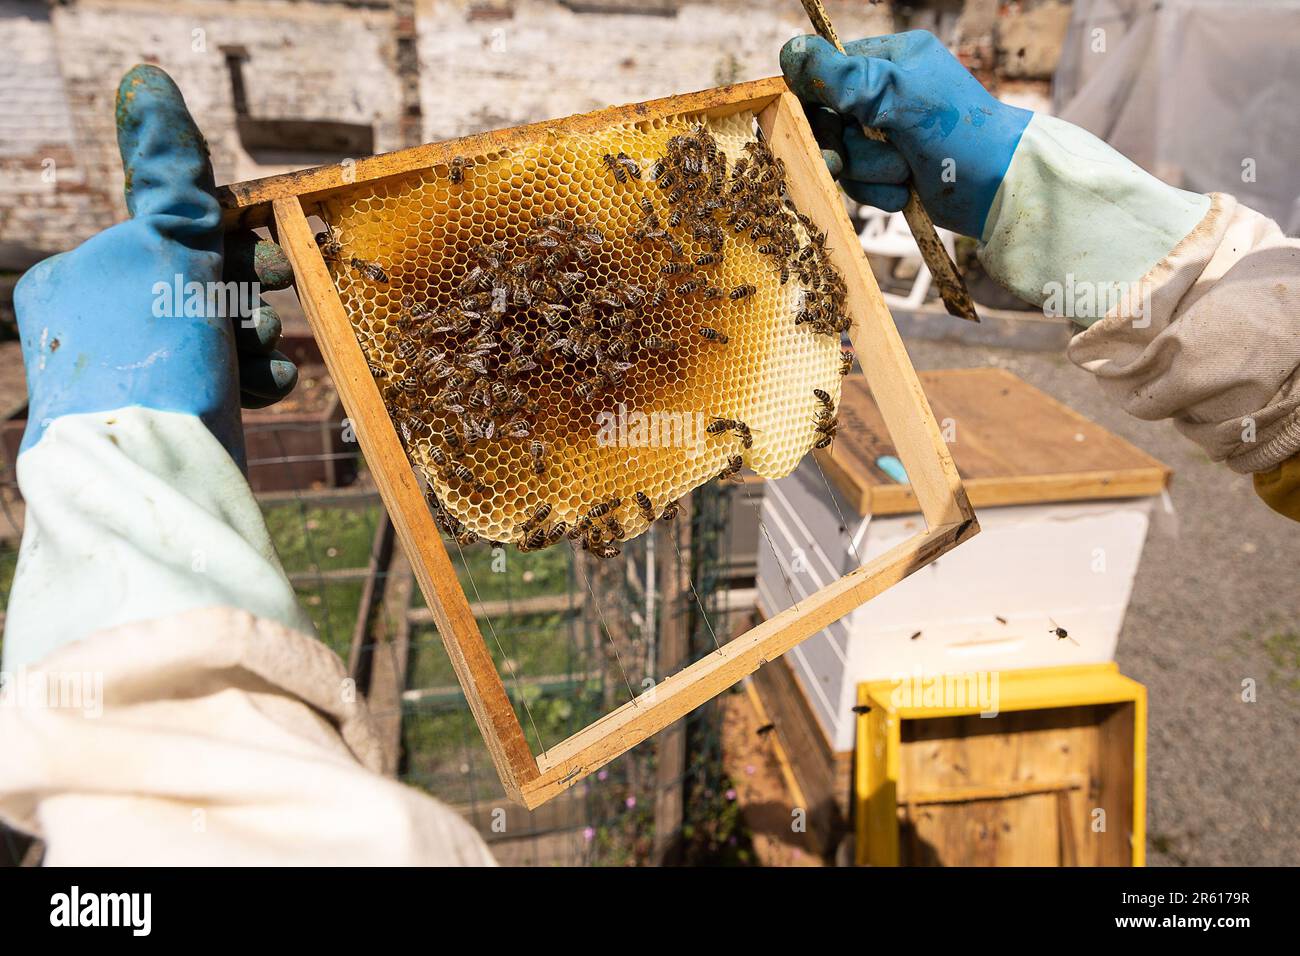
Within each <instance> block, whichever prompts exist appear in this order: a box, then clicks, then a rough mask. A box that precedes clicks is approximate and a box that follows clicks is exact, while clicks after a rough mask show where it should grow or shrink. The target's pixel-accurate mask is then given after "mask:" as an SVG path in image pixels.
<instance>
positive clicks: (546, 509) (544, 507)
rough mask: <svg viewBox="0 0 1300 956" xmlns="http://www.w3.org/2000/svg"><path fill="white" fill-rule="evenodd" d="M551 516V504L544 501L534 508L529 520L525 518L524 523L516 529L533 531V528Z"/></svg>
mask: <svg viewBox="0 0 1300 956" xmlns="http://www.w3.org/2000/svg"><path fill="white" fill-rule="evenodd" d="M550 516H551V504H550V502H549V501H543V502H542V503H541V504H540V505H538V506H537V507H536V508H535V509H534V510H533V513H532V514H531V515H529V516H528V518H527V520H525V521H524V523H523V524H521V525H520V526H519V527H518V528H517V529H516V530H517V531H519V532H521V533H522V532H527V531H531V530H532V529H533V528H536V527H537V526H538V525H540V524H541V523H542V522H543V521H545V520H546V519H547V518H549V517H550Z"/></svg>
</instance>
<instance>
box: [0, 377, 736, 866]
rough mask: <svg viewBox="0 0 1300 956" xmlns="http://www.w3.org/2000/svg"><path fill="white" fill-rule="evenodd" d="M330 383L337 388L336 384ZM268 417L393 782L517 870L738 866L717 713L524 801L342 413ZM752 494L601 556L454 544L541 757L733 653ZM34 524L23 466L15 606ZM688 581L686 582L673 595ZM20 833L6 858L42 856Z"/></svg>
mask: <svg viewBox="0 0 1300 956" xmlns="http://www.w3.org/2000/svg"><path fill="white" fill-rule="evenodd" d="M320 387H322V388H324V387H328V380H326V379H324V378H323V376H321V381H320ZM318 406H319V407H317V408H315V409H314V411H313V414H314V415H315V417H314V418H312V417H310V416H304V415H303V414H301V409H299V410H297V411H294V410H292V409H291V410H290V411H289V413H288V414H287V415H285V416H283V417H280V418H277V417H275V416H273V415H267V414H266V413H258V414H257V415H255V416H248V418H247V419H246V422H245V431H246V438H247V440H248V447H249V449H250V453H249V472H250V476H251V478H252V480H253V483H254V487H255V490H256V494H257V497H258V500H259V503H260V504H261V506H262V509H263V513H264V515H265V517H266V521H267V526H268V528H269V530H270V532H271V535H272V538H273V540H274V542H275V544H276V547H277V550H278V551H279V553H280V556H281V559H282V562H283V564H284V567H285V570H286V572H287V573H288V575H289V578H290V581H291V582H292V584H293V585H294V588H295V590H296V591H297V594H298V597H299V600H300V601H301V602H302V604H303V606H304V607H305V608H306V610H307V611H308V613H309V614H310V615H311V617H312V619H313V621H314V622H315V624H316V627H317V631H318V633H319V636H320V638H321V640H322V641H323V642H324V643H326V644H327V645H328V646H329V647H331V648H332V649H333V650H334V651H336V652H337V653H338V654H339V655H340V656H341V657H342V658H343V660H344V661H345V662H346V663H347V666H348V668H349V670H350V672H351V674H352V676H353V677H354V678H355V679H356V680H357V683H358V686H359V687H360V688H361V689H362V691H363V692H364V693H366V694H367V696H368V698H369V701H370V704H371V710H372V714H373V716H374V718H375V720H376V723H377V724H378V726H379V728H380V731H381V737H382V738H383V739H384V740H385V741H386V746H387V747H388V752H387V755H386V759H387V764H388V765H387V767H386V769H387V771H388V772H390V773H392V774H394V775H395V776H397V777H398V778H399V779H401V780H403V781H405V782H406V783H409V784H410V785H412V786H416V787H419V788H421V789H424V790H426V791H428V792H429V793H431V794H433V795H434V796H436V797H438V798H439V799H441V800H443V801H444V802H446V803H448V804H449V805H451V806H452V807H453V808H455V809H456V810H457V811H459V812H460V813H461V814H463V815H464V816H465V818H466V819H467V820H469V821H470V822H471V823H472V824H473V825H474V826H476V827H477V828H478V830H479V831H480V832H481V833H482V835H483V836H484V838H485V839H486V840H487V841H488V842H489V844H490V845H491V846H492V848H493V851H494V853H495V854H496V855H497V857H498V858H499V859H500V860H501V861H502V862H508V863H520V864H570V865H586V864H591V865H629V864H647V863H673V862H704V861H714V862H722V861H725V860H726V859H728V857H729V854H730V855H734V853H733V851H734V847H735V846H736V845H737V843H738V839H739V838H738V837H737V830H736V825H735V821H734V819H733V818H734V814H732V815H728V814H727V813H726V812H723V811H724V810H725V809H726V808H722V807H719V806H716V804H718V803H719V802H720V801H721V800H722V797H721V794H722V792H723V791H724V789H725V782H724V781H723V778H722V769H721V744H720V738H719V733H720V717H719V712H718V709H717V707H716V706H715V705H708V706H705V707H702V708H699V709H698V710H697V711H695V712H694V713H692V714H691V715H690V716H689V717H688V718H686V719H684V720H683V721H680V722H679V724H678V725H675V726H674V727H672V728H669V729H668V730H666V731H664V732H663V733H661V734H659V735H657V736H656V737H655V738H653V739H652V740H650V741H647V742H646V743H644V744H642V745H641V746H639V747H636V748H634V749H633V750H632V751H631V752H629V753H628V754H625V755H624V756H623V757H621V758H619V759H617V760H615V761H613V762H612V763H610V764H609V765H608V766H607V767H605V768H603V769H602V770H601V771H599V772H598V773H596V774H593V775H592V776H591V777H589V778H588V779H587V780H585V781H582V782H581V783H580V784H578V785H577V786H575V787H573V788H572V789H571V790H569V791H567V792H566V793H565V794H563V795H561V796H560V797H558V798H556V799H555V800H553V801H552V802H551V803H548V804H546V805H545V806H543V807H541V808H539V809H538V810H536V811H534V812H531V813H530V812H528V811H525V810H523V809H522V808H520V807H516V806H513V805H511V804H509V803H508V801H506V800H505V798H504V795H503V792H502V789H501V786H500V783H499V782H498V780H497V777H496V774H495V771H494V769H493V767H492V764H491V761H490V759H489V758H488V754H487V751H486V748H485V746H484V744H483V742H482V739H481V738H480V736H479V733H478V730H477V727H476V726H475V724H474V721H473V718H472V716H471V714H470V712H469V709H468V706H467V704H466V702H465V699H464V697H463V695H462V693H461V690H460V687H459V685H458V684H457V682H456V678H455V674H454V672H453V671H452V669H451V665H450V662H449V660H448V658H447V655H446V652H445V650H444V649H443V647H442V641H441V639H440V638H439V636H438V633H437V629H436V627H435V626H434V624H433V618H432V615H431V613H430V612H429V610H428V608H427V607H425V605H424V602H423V598H422V596H421V595H420V593H419V589H418V588H417V587H415V586H414V583H413V575H412V573H411V569H410V567H409V566H408V565H407V563H406V561H405V558H404V556H403V555H402V553H401V549H400V547H397V546H395V545H394V541H393V534H392V528H391V525H390V524H389V522H388V519H387V516H386V515H385V513H384V510H383V507H382V504H381V502H380V500H379V497H378V494H377V493H376V492H375V490H374V488H373V485H372V483H371V482H370V481H369V476H368V474H367V472H366V468H365V462H364V461H363V460H361V458H360V455H359V453H358V451H357V450H356V445H355V444H352V443H348V442H346V441H343V440H342V439H341V438H340V437H339V435H340V434H341V433H344V432H343V429H344V428H345V427H346V423H344V422H343V421H342V417H341V412H339V411H338V409H337V407H336V404H331V403H330V402H324V403H318ZM739 493H743V492H737V491H736V490H735V487H721V486H716V485H715V486H710V487H707V488H704V489H700V490H699V491H697V492H696V493H695V494H694V495H693V496H691V503H690V506H689V507H688V508H685V509H684V511H683V515H682V516H680V517H678V518H677V519H676V521H674V522H672V523H664V522H659V523H658V525H657V527H656V528H655V530H654V531H653V532H652V533H649V534H646V535H643V536H642V537H640V538H638V539H636V540H634V541H632V542H629V543H628V544H627V546H626V548H625V550H624V553H623V554H622V555H620V556H619V557H617V558H614V559H611V560H607V561H597V560H595V559H593V558H591V557H590V556H589V555H587V554H585V553H584V552H581V551H577V550H575V549H574V548H572V547H571V546H570V545H569V544H568V543H567V542H561V543H559V544H557V545H555V546H553V547H552V548H550V549H547V550H545V551H541V552H536V553H532V554H521V553H519V552H517V551H515V550H514V549H494V548H492V547H490V546H489V545H487V544H485V543H479V544H475V545H472V546H470V547H467V548H464V549H463V550H462V549H461V548H459V547H458V546H457V545H456V544H455V542H454V541H448V548H449V550H450V553H451V555H452V558H453V563H454V564H455V565H456V567H457V571H458V574H459V575H460V577H461V581H462V584H463V586H464V588H465V591H466V595H467V597H468V598H469V600H470V602H471V604H472V605H473V606H474V610H475V612H476V615H477V617H478V620H479V623H480V626H481V628H482V630H483V633H484V636H485V639H486V640H487V641H488V644H489V647H490V648H491V650H492V654H493V657H494V658H495V659H496V662H497V665H498V669H499V671H500V673H501V676H502V680H503V682H504V684H505V686H506V688H507V691H508V693H509V694H510V696H511V699H512V701H513V702H514V704H515V707H516V711H517V713H518V715H519V719H520V721H521V723H522V725H523V727H524V729H525V731H526V734H527V736H528V739H529V742H530V743H531V744H532V745H533V748H534V752H536V753H540V752H542V751H544V750H545V749H546V748H548V747H552V746H554V745H555V744H557V743H559V742H560V741H561V740H563V739H564V738H565V737H567V736H568V735H570V734H571V733H573V732H575V731H577V730H579V729H581V728H582V727H583V726H585V725H586V724H588V723H590V722H591V721H592V720H594V719H596V718H597V717H599V716H601V715H602V714H604V713H607V712H609V711H610V710H612V709H614V708H616V707H617V706H619V705H620V704H621V703H623V702H625V701H626V700H628V699H629V697H630V696H632V695H633V694H635V693H639V692H641V691H642V690H644V689H645V688H646V687H648V686H649V684H648V683H647V682H648V681H658V680H662V679H663V678H664V677H666V676H668V675H669V674H671V673H673V672H674V671H676V670H677V669H679V668H680V667H681V666H683V665H684V664H686V663H689V662H690V661H691V660H693V659H696V658H698V657H699V656H701V655H703V654H706V653H708V652H710V651H712V650H714V649H715V646H716V644H717V643H718V642H724V641H725V640H726V639H727V637H728V636H729V635H730V633H731V627H732V623H731V617H732V615H731V613H730V611H729V609H728V606H727V592H726V589H725V585H726V584H727V581H728V574H729V573H730V571H729V569H731V567H732V566H731V563H730V562H731V554H730V550H731V544H730V538H729V535H728V515H729V511H730V508H731V505H732V498H733V496H734V495H736V494H739ZM22 526H23V507H22V501H21V497H20V495H19V494H18V490H17V486H16V483H15V481H14V475H13V470H12V467H6V468H5V470H4V473H3V475H2V476H0V596H3V598H4V600H5V602H6V604H7V602H8V594H9V589H10V587H11V582H12V575H13V568H14V565H15V563H16V559H17V549H18V544H19V541H20V539H21V532H22ZM674 582H675V583H676V585H675V587H674V586H673V584H674ZM29 844H30V841H28V840H27V839H26V838H25V837H23V836H21V835H20V834H16V833H15V832H13V831H10V830H5V829H3V828H0V864H17V863H20V862H22V861H23V860H24V858H26V860H27V862H33V861H35V860H37V859H39V846H37V847H35V848H32V847H30V845H29Z"/></svg>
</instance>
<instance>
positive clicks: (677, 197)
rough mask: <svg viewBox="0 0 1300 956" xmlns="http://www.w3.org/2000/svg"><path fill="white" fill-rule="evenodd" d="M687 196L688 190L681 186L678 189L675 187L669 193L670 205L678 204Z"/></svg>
mask: <svg viewBox="0 0 1300 956" xmlns="http://www.w3.org/2000/svg"><path fill="white" fill-rule="evenodd" d="M685 196H686V190H685V189H684V188H682V187H681V186H678V187H677V188H676V189H674V190H673V191H672V192H670V193H669V194H668V203H669V205H673V206H675V205H677V203H679V202H681V201H682V199H683V198H684V197H685Z"/></svg>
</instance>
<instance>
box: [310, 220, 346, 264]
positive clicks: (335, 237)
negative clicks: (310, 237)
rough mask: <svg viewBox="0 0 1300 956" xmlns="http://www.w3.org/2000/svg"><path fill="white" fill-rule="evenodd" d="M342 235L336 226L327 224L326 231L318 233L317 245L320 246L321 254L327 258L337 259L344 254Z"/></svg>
mask: <svg viewBox="0 0 1300 956" xmlns="http://www.w3.org/2000/svg"><path fill="white" fill-rule="evenodd" d="M342 235H343V233H342V232H341V231H340V230H339V229H338V228H336V227H335V226H326V227H325V231H324V232H318V233H316V245H318V246H320V251H321V255H322V256H324V257H325V258H326V259H337V258H338V257H339V256H341V255H343V242H342Z"/></svg>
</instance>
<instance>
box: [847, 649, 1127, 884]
mask: <svg viewBox="0 0 1300 956" xmlns="http://www.w3.org/2000/svg"><path fill="white" fill-rule="evenodd" d="M857 712H858V718H857V720H858V728H857V753H856V760H855V769H854V795H853V799H854V814H855V831H856V837H857V845H856V853H855V859H856V861H857V863H858V864H860V865H862V864H870V865H875V866H899V865H903V866H909V865H910V866H924V865H946V866H981V865H985V866H999V865H1000V866H1141V865H1142V864H1143V862H1144V859H1145V844H1146V725H1147V706H1146V688H1145V687H1143V686H1142V685H1141V684H1139V683H1137V682H1136V681H1133V680H1130V679H1129V678H1127V677H1124V676H1123V675H1121V674H1120V673H1119V669H1118V667H1117V666H1116V665H1115V664H1113V663H1108V664H1093V665H1082V666H1076V667H1053V668H1044V669H1033V670H1020V671H994V672H985V673H980V674H969V675H948V676H944V677H933V678H924V679H915V680H913V679H905V680H901V681H874V682H870V683H863V684H860V685H858V707H857ZM982 714H990V716H982ZM993 714H995V715H993Z"/></svg>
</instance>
